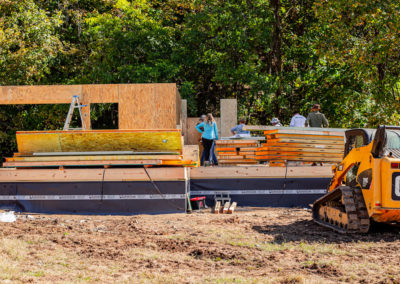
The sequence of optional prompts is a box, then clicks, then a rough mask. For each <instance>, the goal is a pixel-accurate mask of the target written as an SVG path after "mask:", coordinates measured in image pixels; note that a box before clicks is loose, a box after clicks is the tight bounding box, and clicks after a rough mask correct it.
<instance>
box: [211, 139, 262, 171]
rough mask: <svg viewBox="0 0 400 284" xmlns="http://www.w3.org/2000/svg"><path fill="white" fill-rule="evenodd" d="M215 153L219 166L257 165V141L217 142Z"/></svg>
mask: <svg viewBox="0 0 400 284" xmlns="http://www.w3.org/2000/svg"><path fill="white" fill-rule="evenodd" d="M215 144H216V147H215V151H216V154H217V159H218V163H219V164H221V165H224V164H225V165H235V164H257V163H258V161H257V160H256V151H257V147H258V146H259V142H258V141H257V140H252V139H237V140H233V139H232V140H217V141H216V142H215Z"/></svg>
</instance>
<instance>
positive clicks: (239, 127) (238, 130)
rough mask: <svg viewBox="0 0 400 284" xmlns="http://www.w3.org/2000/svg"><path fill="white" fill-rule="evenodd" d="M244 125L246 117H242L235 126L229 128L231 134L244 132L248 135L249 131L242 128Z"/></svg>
mask: <svg viewBox="0 0 400 284" xmlns="http://www.w3.org/2000/svg"><path fill="white" fill-rule="evenodd" d="M245 125H246V119H245V118H244V117H242V118H241V119H240V120H239V125H236V126H235V127H233V128H232V129H231V132H232V134H233V135H235V134H246V135H250V131H245V130H243V126H245Z"/></svg>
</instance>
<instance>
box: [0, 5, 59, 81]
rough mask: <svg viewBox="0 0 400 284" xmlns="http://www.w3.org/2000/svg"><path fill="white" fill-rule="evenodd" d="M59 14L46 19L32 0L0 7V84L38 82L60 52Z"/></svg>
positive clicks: (42, 11) (43, 11) (45, 14)
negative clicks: (57, 31)
mask: <svg viewBox="0 0 400 284" xmlns="http://www.w3.org/2000/svg"><path fill="white" fill-rule="evenodd" d="M61 23H62V22H61V18H60V15H59V14H58V13H57V14H55V15H54V16H48V15H47V13H46V11H45V10H42V9H40V8H39V7H38V6H37V5H36V4H35V2H34V1H33V0H23V1H2V2H1V5H0V84H1V85H26V84H35V83H38V82H41V80H42V79H43V78H44V77H45V76H47V75H48V74H49V71H50V68H51V66H52V64H54V60H55V58H56V57H57V54H58V52H59V51H60V49H61V44H60V40H59V37H58V35H57V34H56V32H55V31H56V28H57V27H58V26H60V25H61Z"/></svg>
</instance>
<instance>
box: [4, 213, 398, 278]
mask: <svg viewBox="0 0 400 284" xmlns="http://www.w3.org/2000/svg"><path fill="white" fill-rule="evenodd" d="M241 210H242V211H237V212H235V213H234V214H233V215H214V214H211V213H210V211H203V212H201V213H193V214H186V215H185V214H170V215H156V216H154V215H153V216H151V215H139V216H82V215H62V216H60V215H27V214H21V215H18V219H17V221H16V222H14V223H0V227H1V230H0V239H1V241H0V280H1V283H18V282H21V283H22V282H23V283H27V282H33V283H36V282H52V283H54V282H61V283H63V282H64V283H67V282H68V283H71V282H88V283H99V282H103V283H104V282H106V283H110V282H118V283H333V282H335V283H336V282H351V283H400V230H399V229H396V228H392V227H387V226H379V227H374V228H373V229H372V232H370V233H369V234H368V235H349V236H347V235H340V234H337V233H334V232H332V231H330V230H329V229H325V228H322V227H319V226H318V225H316V224H314V223H313V222H312V220H311V214H310V211H309V210H306V209H283V208H268V209H249V208H247V209H246V208H242V209H241Z"/></svg>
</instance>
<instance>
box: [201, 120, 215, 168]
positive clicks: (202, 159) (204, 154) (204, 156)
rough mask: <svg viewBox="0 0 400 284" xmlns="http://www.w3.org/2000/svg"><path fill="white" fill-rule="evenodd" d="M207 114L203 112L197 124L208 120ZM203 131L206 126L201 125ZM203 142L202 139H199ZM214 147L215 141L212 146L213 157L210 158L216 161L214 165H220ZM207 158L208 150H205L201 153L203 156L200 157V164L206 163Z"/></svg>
mask: <svg viewBox="0 0 400 284" xmlns="http://www.w3.org/2000/svg"><path fill="white" fill-rule="evenodd" d="M206 118H207V116H206V115H205V114H202V115H201V117H200V119H199V122H198V123H197V124H196V125H199V124H200V123H202V122H204V121H205V120H206ZM200 130H201V131H204V127H200ZM199 142H200V143H201V139H200V141H199ZM214 147H215V143H214V144H213V147H211V150H210V153H211V154H212V157H210V159H211V158H212V161H213V163H214V165H216V166H218V159H217V156H216V155H215V152H214ZM205 158H206V151H203V153H202V154H201V158H200V165H202V166H203V165H204V159H205Z"/></svg>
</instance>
